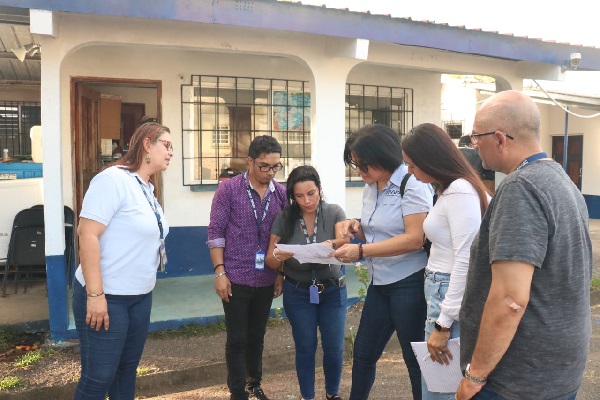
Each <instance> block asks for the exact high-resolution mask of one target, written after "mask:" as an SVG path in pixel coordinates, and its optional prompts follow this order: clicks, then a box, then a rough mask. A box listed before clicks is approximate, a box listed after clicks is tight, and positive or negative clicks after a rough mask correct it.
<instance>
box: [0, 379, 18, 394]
mask: <svg viewBox="0 0 600 400" xmlns="http://www.w3.org/2000/svg"><path fill="white" fill-rule="evenodd" d="M23 383H24V382H23V381H22V380H21V379H19V378H17V377H16V376H7V377H5V378H2V379H0V391H2V390H10V389H15V388H18V387H19V386H22V385H23Z"/></svg>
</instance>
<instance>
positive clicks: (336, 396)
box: [325, 393, 342, 400]
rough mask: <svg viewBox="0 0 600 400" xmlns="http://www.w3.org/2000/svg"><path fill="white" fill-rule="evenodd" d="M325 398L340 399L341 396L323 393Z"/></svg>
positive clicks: (329, 399) (328, 399)
mask: <svg viewBox="0 0 600 400" xmlns="http://www.w3.org/2000/svg"><path fill="white" fill-rule="evenodd" d="M325 398H326V399H327V400H342V398H341V397H340V396H338V395H337V394H336V395H334V396H329V395H328V394H327V393H326V394H325Z"/></svg>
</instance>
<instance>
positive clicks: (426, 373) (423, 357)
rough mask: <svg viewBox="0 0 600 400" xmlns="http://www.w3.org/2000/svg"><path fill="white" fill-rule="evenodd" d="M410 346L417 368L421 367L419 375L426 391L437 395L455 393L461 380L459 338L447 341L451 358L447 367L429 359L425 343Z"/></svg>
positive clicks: (412, 343) (415, 343) (413, 343)
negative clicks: (425, 384) (425, 386)
mask: <svg viewBox="0 0 600 400" xmlns="http://www.w3.org/2000/svg"><path fill="white" fill-rule="evenodd" d="M410 344H411V346H412V348H413V352H414V353H415V356H416V357H417V361H418V362H419V367H421V374H422V375H423V378H424V379H425V383H427V389H429V391H430V392H438V393H440V392H441V393H453V392H456V390H457V389H458V385H459V384H460V381H461V379H462V378H463V376H462V371H461V370H460V338H455V339H450V340H449V341H448V345H447V347H448V350H450V353H452V357H453V359H452V360H450V364H448V365H446V364H440V363H438V362H435V361H433V360H432V359H431V357H430V355H429V351H428V350H427V342H411V343H410Z"/></svg>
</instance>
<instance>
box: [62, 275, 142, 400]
mask: <svg viewBox="0 0 600 400" xmlns="http://www.w3.org/2000/svg"><path fill="white" fill-rule="evenodd" d="M105 297H106V301H107V304H108V316H109V318H110V324H109V329H108V330H107V331H106V330H104V327H103V328H102V329H100V330H99V331H96V330H95V329H91V328H90V327H89V325H87V324H86V323H85V315H86V312H87V296H86V290H85V288H84V287H82V286H81V284H80V283H79V281H77V280H76V279H75V283H74V285H73V316H74V318H75V325H76V327H77V335H78V336H79V344H80V347H81V378H80V379H79V383H78V384H77V390H76V392H75V400H84V399H85V400H96V399H97V400H104V398H105V396H106V394H107V393H108V395H109V397H110V399H111V400H133V398H134V395H135V378H136V372H137V367H138V364H139V362H140V358H141V357H142V352H143V351H144V345H145V343H146V335H147V333H148V326H149V325H150V310H151V308H152V292H150V293H147V294H142V295H135V296H115V295H109V294H107V295H105Z"/></svg>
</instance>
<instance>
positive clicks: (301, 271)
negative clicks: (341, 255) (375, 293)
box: [271, 202, 346, 282]
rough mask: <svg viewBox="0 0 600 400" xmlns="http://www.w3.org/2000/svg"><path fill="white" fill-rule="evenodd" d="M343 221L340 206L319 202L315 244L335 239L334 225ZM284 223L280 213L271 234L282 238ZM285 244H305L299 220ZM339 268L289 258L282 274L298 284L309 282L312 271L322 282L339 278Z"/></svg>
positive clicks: (338, 266) (343, 214)
mask: <svg viewBox="0 0 600 400" xmlns="http://www.w3.org/2000/svg"><path fill="white" fill-rule="evenodd" d="M345 219H346V214H345V213H344V210H342V208H341V207H340V206H338V205H337V204H328V203H325V202H321V211H320V212H319V220H318V221H317V243H321V242H324V241H325V240H333V239H335V224H336V223H338V222H339V221H343V220H345ZM284 222H285V221H284V218H283V211H282V212H280V213H279V214H278V215H277V217H276V218H275V221H274V222H273V225H272V226H271V234H273V235H277V236H279V237H282V236H283V231H284V229H283V224H284ZM311 239H312V238H311ZM281 243H284V242H281ZM285 243H286V244H306V237H305V236H304V232H302V228H301V226H300V220H299V219H298V220H296V222H295V225H294V230H293V231H292V235H291V237H290V238H289V239H288V240H287V241H286V242H285ZM332 251H333V250H332ZM340 268H341V266H340V265H329V264H300V263H299V262H298V260H296V259H295V258H290V259H289V260H286V262H285V265H284V272H285V274H286V276H289V277H290V278H292V279H295V280H297V281H298V282H310V281H312V270H313V269H314V270H315V271H316V273H317V279H318V280H324V279H329V278H339V277H340V276H341V272H340Z"/></svg>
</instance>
